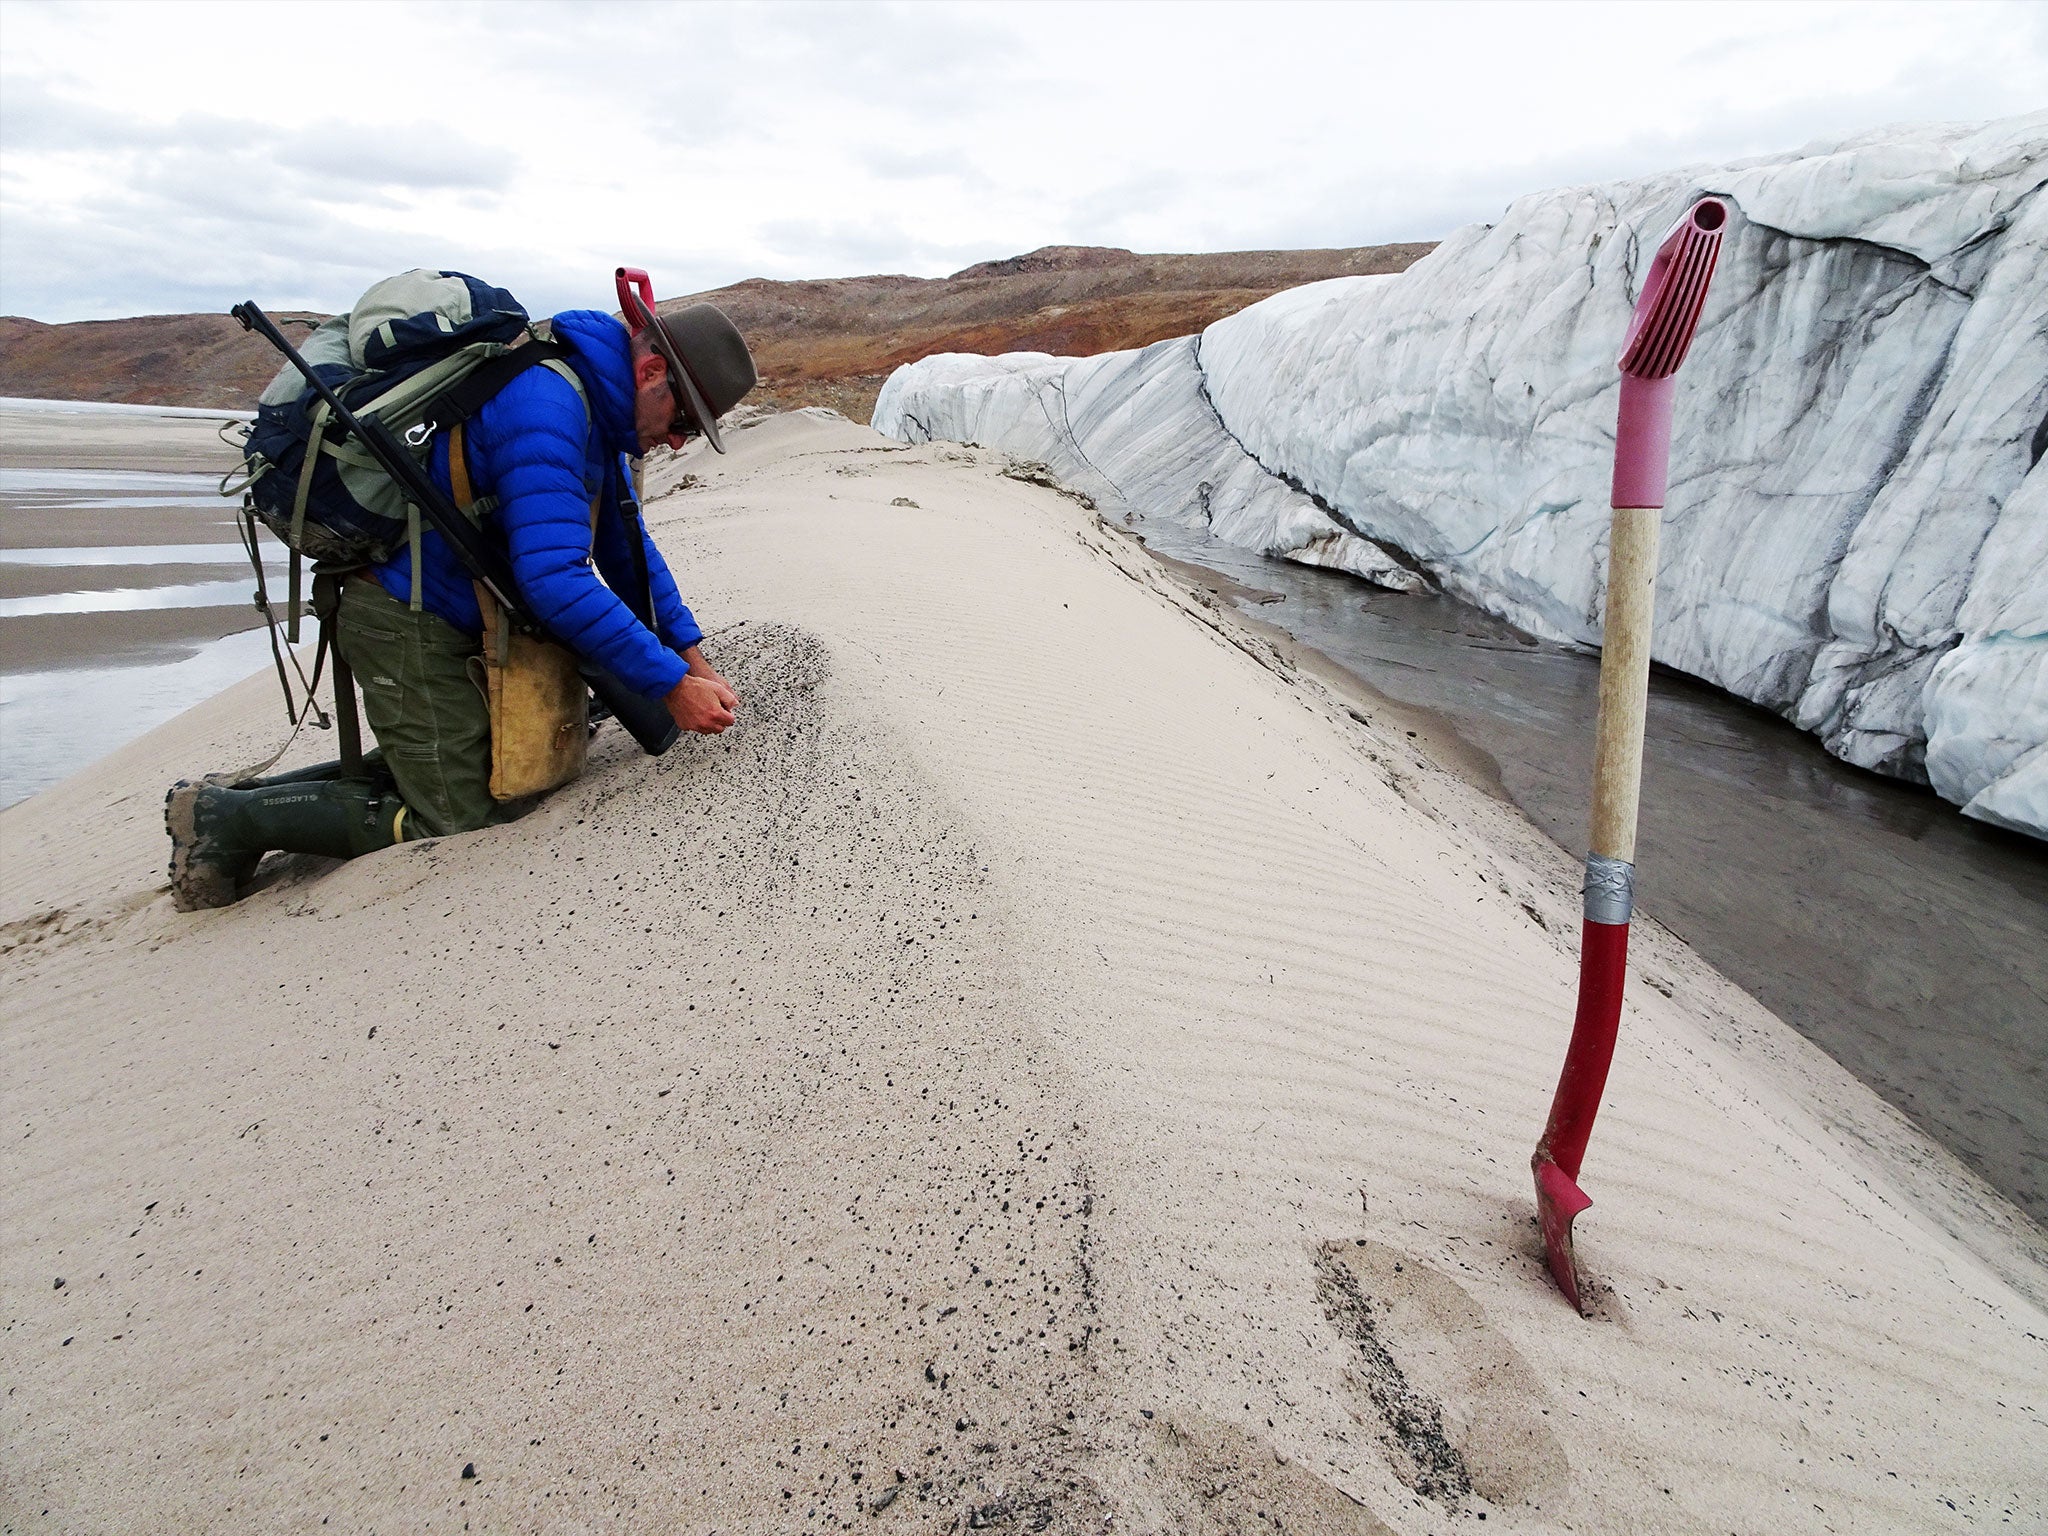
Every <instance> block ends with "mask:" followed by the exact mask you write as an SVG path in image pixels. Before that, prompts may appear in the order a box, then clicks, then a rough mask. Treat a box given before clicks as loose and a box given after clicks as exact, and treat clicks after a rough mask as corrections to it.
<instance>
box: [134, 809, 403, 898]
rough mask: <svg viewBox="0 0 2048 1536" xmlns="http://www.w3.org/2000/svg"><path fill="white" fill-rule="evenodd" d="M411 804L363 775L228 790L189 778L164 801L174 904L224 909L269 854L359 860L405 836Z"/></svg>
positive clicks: (237, 895) (165, 828)
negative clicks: (372, 782)
mask: <svg viewBox="0 0 2048 1536" xmlns="http://www.w3.org/2000/svg"><path fill="white" fill-rule="evenodd" d="M405 820H406V816H405V802H404V801H403V800H401V799H399V798H398V796H396V795H393V794H389V793H387V792H386V791H385V790H384V789H383V788H382V787H381V786H379V785H375V784H370V783H366V782H364V781H363V780H361V779H328V780H326V781H324V782H318V781H316V782H310V783H308V782H293V783H284V784H266V785H263V786H261V787H259V788H256V789H228V788H226V787H224V786H222V785H219V784H210V783H207V782H205V781H204V780H200V781H192V780H186V781H184V782H181V783H179V784H178V785H177V786H176V787H174V788H173V789H172V790H171V792H170V794H169V795H167V796H165V798H164V830H166V831H167V832H169V833H170V834H171V901H172V904H173V905H175V906H176V907H177V909H178V910H179V911H180V912H195V911H198V910H199V909H200V908H202V907H225V906H228V905H229V904H231V903H232V902H234V901H235V900H236V899H237V898H238V897H239V895H240V893H241V892H240V888H241V884H242V882H243V881H245V880H247V879H248V878H249V876H250V875H252V874H254V873H255V871H256V866H257V864H258V863H260V862H261V861H262V858H263V855H264V854H266V853H269V852H272V851H273V850H275V851H277V852H280V853H317V854H322V855H324V856H326V857H327V858H330V859H352V858H356V857H357V856H359V855H361V854H365V853H374V852H375V851H376V850H377V849H379V848H389V847H390V846H391V845H392V844H393V843H396V842H399V841H401V840H402V839H403V838H404V836H405V832H406V827H405Z"/></svg>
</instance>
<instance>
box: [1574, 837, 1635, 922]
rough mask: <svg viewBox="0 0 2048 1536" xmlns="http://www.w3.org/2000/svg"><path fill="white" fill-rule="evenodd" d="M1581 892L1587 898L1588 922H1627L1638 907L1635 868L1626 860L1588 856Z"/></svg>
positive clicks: (1594, 855) (1592, 854)
mask: <svg viewBox="0 0 2048 1536" xmlns="http://www.w3.org/2000/svg"><path fill="white" fill-rule="evenodd" d="M1579 890H1580V893H1581V894H1582V895H1584V896H1585V898H1586V921H1587V922H1589V923H1616V924H1621V923H1626V922H1627V921H1628V920H1629V917H1630V916H1631V914H1633V913H1634V911H1635V907H1636V867H1635V865H1633V864H1631V863H1629V862H1628V861H1627V860H1626V859H1611V858H1609V857H1608V856H1607V855H1606V854H1604V853H1589V854H1587V855H1586V883H1585V884H1584V885H1582V886H1580V887H1579Z"/></svg>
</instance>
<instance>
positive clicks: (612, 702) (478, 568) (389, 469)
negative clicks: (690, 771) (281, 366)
mask: <svg viewBox="0 0 2048 1536" xmlns="http://www.w3.org/2000/svg"><path fill="white" fill-rule="evenodd" d="M228 313H229V314H231V315H233V316H234V317H235V319H237V320H239V321H241V322H242V329H243V330H245V331H255V332H257V333H258V334H259V335H261V336H262V337H263V339H264V340H265V341H267V342H269V343H270V344H271V345H272V346H273V347H275V348H277V350H278V351H280V352H282V353H283V354H284V355H285V357H286V358H287V359H289V360H290V362H291V364H292V366H293V367H294V368H296V369H298V371H299V373H300V375H301V376H302V377H303V378H304V379H305V380H306V382H307V383H308V384H310V385H311V386H312V387H313V389H314V391H315V392H316V393H318V394H319V396H320V398H321V399H322V400H324V401H326V402H327V409H328V410H329V411H331V412H332V413H333V415H334V419H335V420H336V421H337V422H339V423H340V424H341V428H342V431H343V433H344V434H345V435H347V436H352V437H354V438H356V439H357V440H358V441H359V442H361V443H362V445H363V446H364V447H365V448H366V449H368V450H369V452H370V456H371V457H372V458H374V459H375V460H376V461H377V465H378V467H379V468H380V469H382V470H383V471H384V473H385V474H387V475H389V476H390V477H391V479H392V481H393V482H394V483H395V484H396V485H397V486H398V488H399V489H400V490H401V491H403V492H404V493H405V496H406V499H407V500H409V501H411V502H412V503H413V505H414V506H416V507H417V508H418V509H419V512H420V515H421V516H422V517H424V518H425V519H426V520H427V522H428V523H429V524H431V525H432V527H433V528H434V531H435V532H437V533H439V534H440V535H441V537H442V538H444V539H446V540H447V541H448V547H449V548H450V549H451V550H453V551H454V552H455V557H456V559H458V560H460V561H461V562H462V564H463V567H464V568H465V569H466V570H467V571H468V572H469V574H470V575H471V576H472V577H473V578H474V579H475V580H476V581H478V582H479V583H481V584H482V586H483V588H484V590H485V591H487V592H489V593H490V594H491V597H492V599H493V600H494V601H495V602H496V603H497V605H498V607H499V610H500V611H501V612H502V613H503V614H504V615H505V617H506V618H507V619H508V620H509V621H510V622H511V623H512V625H513V626H514V627H515V628H517V629H518V630H520V631H521V632H522V633H524V634H529V635H534V636H536V637H538V638H539V639H542V640H546V641H549V642H550V643H552V644H555V645H561V646H562V649H564V650H565V651H568V652H569V653H570V654H571V655H572V656H573V655H576V654H577V652H576V648H575V647H574V646H571V645H562V642H561V641H560V640H559V639H557V638H556V637H555V636H554V635H553V634H552V633H550V632H549V630H548V628H547V626H546V625H545V624H543V623H542V622H541V621H540V620H539V619H537V618H536V617H534V616H533V615H532V614H531V613H529V612H528V611H527V609H526V606H525V605H524V604H523V603H522V602H521V601H520V599H519V596H518V590H519V589H518V585H517V583H516V582H515V581H514V580H513V576H512V562H511V560H510V559H509V558H508V557H507V556H506V555H505V553H504V551H502V550H500V549H499V548H497V546H495V545H494V544H492V543H491V541H490V540H488V539H486V538H485V537H484V536H483V533H482V531H481V530H480V529H479V528H477V527H476V525H475V524H473V523H471V522H470V520H469V519H468V518H466V517H464V516H463V515H462V514H461V513H460V512H458V511H457V510H456V509H455V507H454V505H453V504H452V503H451V502H450V501H449V500H448V498H447V497H446V496H444V495H442V493H441V488H440V487H439V486H437V485H436V484H434V481H433V477H432V476H431V475H429V474H428V473H427V472H426V470H425V469H423V468H421V466H420V464H419V462H418V461H417V460H416V459H414V458H413V456H412V455H411V454H410V453H408V452H407V451H406V449H405V447H404V445H403V444H401V443H400V442H399V441H398V439H397V438H396V437H395V436H394V435H393V434H392V431H391V429H390V428H389V427H387V426H385V425H384V423H383V422H381V421H378V420H377V419H376V418H375V417H372V418H370V419H369V420H362V419H360V418H358V417H357V416H356V415H355V413H354V412H353V411H351V410H350V409H349V408H348V407H347V406H346V405H344V404H343V403H342V400H341V397H340V396H339V395H337V394H336V393H335V392H334V391H333V389H331V388H330V387H329V386H328V384H327V381H326V380H325V379H323V378H321V377H320V375H319V374H317V373H315V372H314V371H313V369H312V366H311V365H310V364H309V363H307V361H306V360H305V359H304V358H303V357H301V356H300V355H299V352H298V349H297V348H296V347H294V346H293V345H292V344H291V343H290V342H289V341H287V340H285V337H284V333H283V332H282V331H280V330H279V329H278V328H277V326H276V324H275V323H274V322H273V321H272V320H271V318H270V316H268V315H266V314H265V313H263V311H262V310H261V309H260V308H258V307H257V305H256V304H255V303H254V301H251V302H249V303H245V304H237V305H236V306H235V307H234V308H233V309H231V310H229V311H228ZM339 654H340V653H339V648H338V647H337V650H336V655H337V657H338V656H339ZM580 670H581V671H582V673H583V680H584V681H585V682H586V683H588V684H589V685H590V691H591V692H592V693H594V694H596V695H597V698H598V702H599V703H601V704H603V705H604V707H605V708H606V709H608V710H610V711H611V712H612V715H613V717H614V718H615V719H617V721H618V722H619V724H621V725H623V726H624V727H625V728H626V730H627V731H628V732H629V733H631V735H632V737H633V739H634V740H635V741H637V742H639V743H640V746H641V748H642V749H643V750H644V751H646V752H647V753H648V754H649V755H651V756H654V757H659V756H660V755H661V754H662V753H664V752H666V751H667V750H668V749H669V748H670V747H672V746H674V745H675V743H676V738H677V737H679V736H680V735H681V734H682V730H681V728H680V727H678V726H677V724H676V723H675V720H674V719H673V718H672V717H671V716H670V715H669V712H668V706H667V705H666V704H664V703H662V702H661V701H660V700H659V699H650V698H648V697H647V696H646V695H644V694H640V693H635V692H634V691H633V690H632V689H631V688H628V687H627V686H626V685H625V684H624V683H622V682H621V681H619V679H618V678H616V677H614V676H612V674H611V673H609V672H607V671H605V670H604V669H603V668H602V667H599V666H597V665H596V664H595V663H593V662H590V661H588V660H583V661H581V662H580Z"/></svg>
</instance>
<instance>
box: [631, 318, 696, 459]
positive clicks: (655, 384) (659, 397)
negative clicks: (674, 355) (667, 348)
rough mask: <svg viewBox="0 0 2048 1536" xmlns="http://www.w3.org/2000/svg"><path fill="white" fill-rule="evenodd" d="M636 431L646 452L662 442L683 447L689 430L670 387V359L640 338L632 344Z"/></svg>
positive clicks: (634, 423)
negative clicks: (644, 343) (641, 341)
mask: <svg viewBox="0 0 2048 1536" xmlns="http://www.w3.org/2000/svg"><path fill="white" fill-rule="evenodd" d="M633 431H634V433H635V435H636V436H638V438H639V439H640V452H641V453H642V454H643V455H645V454H648V453H651V452H652V451H653V450H654V449H656V448H658V447H659V446H660V445H661V444H663V443H666V444H668V446H669V447H671V448H680V447H682V446H683V442H684V439H685V437H686V435H687V434H688V432H689V423H688V422H687V421H686V420H685V419H684V416H683V413H682V408H681V407H680V406H679V405H678V404H677V403H676V396H675V391H674V390H672V389H670V388H669V379H668V361H667V359H665V358H664V357H662V355H661V354H660V353H659V352H657V351H655V350H654V348H653V347H652V345H643V344H642V343H640V342H638V341H636V342H635V343H634V345H633Z"/></svg>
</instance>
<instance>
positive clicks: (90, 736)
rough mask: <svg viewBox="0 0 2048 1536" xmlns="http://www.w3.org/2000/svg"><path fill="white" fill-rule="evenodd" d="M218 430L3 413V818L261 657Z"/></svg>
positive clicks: (72, 412) (92, 413)
mask: <svg viewBox="0 0 2048 1536" xmlns="http://www.w3.org/2000/svg"><path fill="white" fill-rule="evenodd" d="M224 420H225V416H224V415H223V416H219V417H212V416H204V415H187V416H180V415H155V414H151V413H149V412H147V411H143V410H139V409H136V410H122V409H116V408H112V407H97V408H86V407H77V406H67V405H66V404H64V403H62V402H22V401H5V402H0V806H5V805H11V804H13V803H15V802H17V801H19V800H21V799H23V798H25V797H26V796H28V795H31V794H34V793H35V792H37V791H38V790H40V789H44V788H47V787H48V786H49V785H51V784H54V783H56V782H57V781H58V780H59V779H61V778H63V777H64V776H65V775H66V774H69V773H72V772H75V771H76V770H78V769H79V768H82V767H84V766H85V765H86V764H88V763H90V762H92V761H94V760H95V759H97V758H99V757H101V756H104V755H105V754H106V753H108V752H111V751H113V750H114V749H115V748H117V747H120V746H122V745H124V744H125V743H127V742H128V741H131V740H133V739H134V738H135V737H136V736H139V735H140V734H142V733H143V732H144V731H146V730H148V729H150V728H151V727H152V726H155V725H159V724H161V723H162V722H163V721H165V720H168V719H169V718H170V717H171V716H172V715H174V714H176V713H178V712H179V711H180V710H182V709H185V708H187V707H189V706H190V705H192V704H195V703H197V702H198V701H199V700H201V699H204V698H207V697H210V696H211V695H212V694H214V693H216V692H218V691H219V690H220V689H222V688H224V687H226V686H227V685H228V684H230V683H232V682H235V681H237V680H239V679H240V678H242V677H245V676H247V675H248V674H249V673H250V672H251V671H253V670H255V669H256V668H258V667H260V666H263V665H264V664H266V663H267V662H268V661H269V659H270V652H269V645H268V641H267V637H266V636H265V635H264V634H263V633H262V631H261V629H260V626H261V623H262V619H261V616H260V614H259V612H258V611H257V609H256V608H255V606H254V604H253V602H252V595H253V591H254V587H255V581H254V577H253V573H252V572H251V570H250V567H249V560H248V556H247V554H246V553H245V552H244V550H243V547H242V545H241V543H240V537H239V534H238V533H237V531H236V526H235V518H234V510H233V506H234V504H233V503H232V502H231V501H229V500H226V499H223V498H222V497H221V496H220V494H219V485H220V478H221V475H222V474H223V473H224V472H226V471H227V470H228V469H230V468H232V467H233V466H234V464H235V463H236V462H237V456H236V453H235V450H234V449H232V448H231V447H229V446H228V444H227V443H226V442H225V441H223V439H222V438H221V436H220V433H221V428H222V425H223V421H224ZM265 554H266V558H267V559H272V560H274V559H275V558H277V557H278V556H280V555H281V554H282V551H281V550H280V549H279V548H278V547H277V546H275V545H272V546H271V547H270V548H268V549H267V550H266V551H265ZM272 570H273V573H277V572H280V571H281V567H277V566H274V565H273V567H272ZM280 713H281V711H280Z"/></svg>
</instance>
